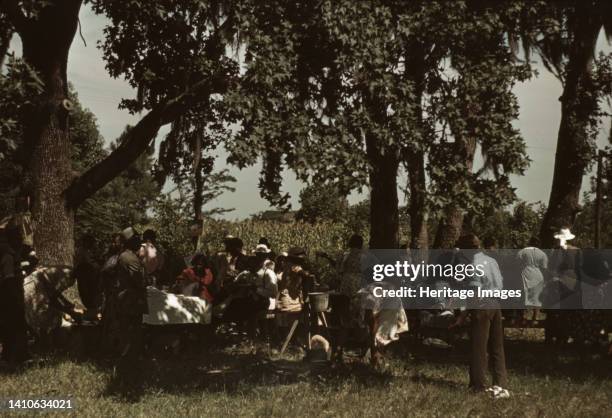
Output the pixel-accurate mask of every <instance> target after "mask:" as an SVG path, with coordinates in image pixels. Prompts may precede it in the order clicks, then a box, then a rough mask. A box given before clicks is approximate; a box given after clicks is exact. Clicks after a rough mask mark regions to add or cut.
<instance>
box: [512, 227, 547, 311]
mask: <svg viewBox="0 0 612 418" xmlns="http://www.w3.org/2000/svg"><path fill="white" fill-rule="evenodd" d="M516 256H517V258H518V260H519V263H520V265H521V279H522V281H523V294H524V304H525V307H526V308H528V309H533V310H534V311H533V319H534V320H535V319H536V316H537V313H538V310H539V308H541V307H542V299H541V298H542V291H543V290H544V271H545V270H546V269H547V268H548V256H547V255H546V253H545V252H544V251H542V250H541V249H539V248H538V239H537V238H535V237H534V238H531V240H530V241H529V245H528V246H527V247H525V248H523V249H522V250H520V251H519V252H518V253H517V255H516Z"/></svg>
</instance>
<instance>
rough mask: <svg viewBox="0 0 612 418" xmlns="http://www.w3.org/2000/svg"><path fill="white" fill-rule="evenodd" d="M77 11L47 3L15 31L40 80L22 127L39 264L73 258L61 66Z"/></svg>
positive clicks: (75, 3) (69, 3) (67, 0)
mask: <svg viewBox="0 0 612 418" xmlns="http://www.w3.org/2000/svg"><path fill="white" fill-rule="evenodd" d="M80 7H81V1H80V0H63V1H52V2H50V3H49V4H48V5H47V6H45V7H44V8H43V9H42V10H40V12H39V14H38V16H37V18H36V20H35V21H31V22H30V24H29V25H28V27H27V30H25V31H22V32H20V35H21V39H22V42H23V57H24V59H25V61H26V62H27V63H28V64H29V65H31V66H32V68H34V69H35V70H36V71H37V73H38V75H39V77H40V78H41V80H42V81H43V82H44V92H43V93H42V95H41V96H40V97H39V98H37V100H36V101H35V102H36V103H35V104H34V105H32V106H31V107H29V108H28V109H27V116H26V120H25V128H24V135H25V136H24V145H25V150H26V152H27V153H28V155H27V157H26V161H25V162H26V164H27V167H28V172H29V179H28V180H29V189H30V193H31V197H32V219H33V223H34V248H35V250H36V253H37V256H38V258H39V259H40V262H41V264H43V265H52V264H67V265H72V258H73V255H74V210H72V209H70V208H69V207H68V205H67V203H66V196H65V193H64V192H65V190H66V188H67V187H68V185H69V184H70V182H71V181H72V166H71V144H70V138H69V115H68V109H67V103H66V101H67V98H68V84H67V78H66V67H67V63H68V52H69V50H70V45H71V44H72V40H73V38H74V34H75V32H76V29H77V23H78V14H79V9H80Z"/></svg>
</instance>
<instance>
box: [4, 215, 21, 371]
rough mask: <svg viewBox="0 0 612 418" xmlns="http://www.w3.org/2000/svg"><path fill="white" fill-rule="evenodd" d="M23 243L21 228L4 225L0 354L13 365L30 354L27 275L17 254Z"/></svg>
mask: <svg viewBox="0 0 612 418" xmlns="http://www.w3.org/2000/svg"><path fill="white" fill-rule="evenodd" d="M20 247H21V237H20V234H19V230H18V229H17V228H15V227H13V226H10V225H9V226H7V227H6V228H2V229H0V341H1V342H2V353H1V357H0V358H1V359H2V360H5V361H7V362H8V363H9V364H10V365H11V366H15V365H17V364H19V363H22V362H23V361H25V360H26V359H27V358H28V348H27V336H26V320H25V306H24V295H23V276H22V275H21V270H20V269H19V259H18V257H17V254H18V253H19V251H20Z"/></svg>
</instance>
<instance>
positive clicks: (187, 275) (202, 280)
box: [177, 254, 214, 303]
mask: <svg viewBox="0 0 612 418" xmlns="http://www.w3.org/2000/svg"><path fill="white" fill-rule="evenodd" d="M213 281H214V276H213V273H212V270H211V268H210V266H209V263H208V261H207V259H206V256H205V255H204V254H196V255H195V256H193V258H192V259H191V266H190V267H187V268H186V269H185V270H183V271H182V272H181V274H180V275H179V276H178V277H177V282H178V283H179V284H181V286H182V287H183V289H184V288H185V287H186V286H188V285H191V284H193V285H195V286H194V287H195V289H194V292H193V295H197V296H199V297H200V298H201V299H204V300H206V301H207V302H209V303H212V302H213V299H214V298H213V294H212V292H211V287H212V284H213Z"/></svg>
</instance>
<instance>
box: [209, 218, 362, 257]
mask: <svg viewBox="0 0 612 418" xmlns="http://www.w3.org/2000/svg"><path fill="white" fill-rule="evenodd" d="M352 233H353V231H351V230H349V228H348V227H347V226H346V225H344V224H342V223H337V222H319V223H316V224H311V223H306V222H299V221H294V222H277V221H262V220H244V221H238V222H236V221H234V222H231V221H224V220H214V219H209V220H206V221H205V223H204V227H203V232H202V236H201V237H200V249H201V250H203V251H205V252H207V253H211V252H214V251H218V250H219V249H222V248H223V237H225V236H226V235H228V234H230V235H233V236H235V237H239V238H240V239H242V241H243V242H244V249H245V251H247V252H250V251H251V250H253V249H254V248H255V246H256V245H257V242H258V241H259V239H260V238H261V237H266V238H267V239H268V240H269V241H270V244H271V245H272V249H273V250H274V251H275V252H276V253H280V252H282V251H287V250H288V249H289V248H290V247H302V248H304V249H306V251H307V252H308V254H309V255H312V254H314V253H315V252H316V251H325V252H328V253H331V254H335V253H338V252H340V251H342V250H343V249H344V248H346V242H347V240H348V238H349V237H350V235H351V234H352Z"/></svg>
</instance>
